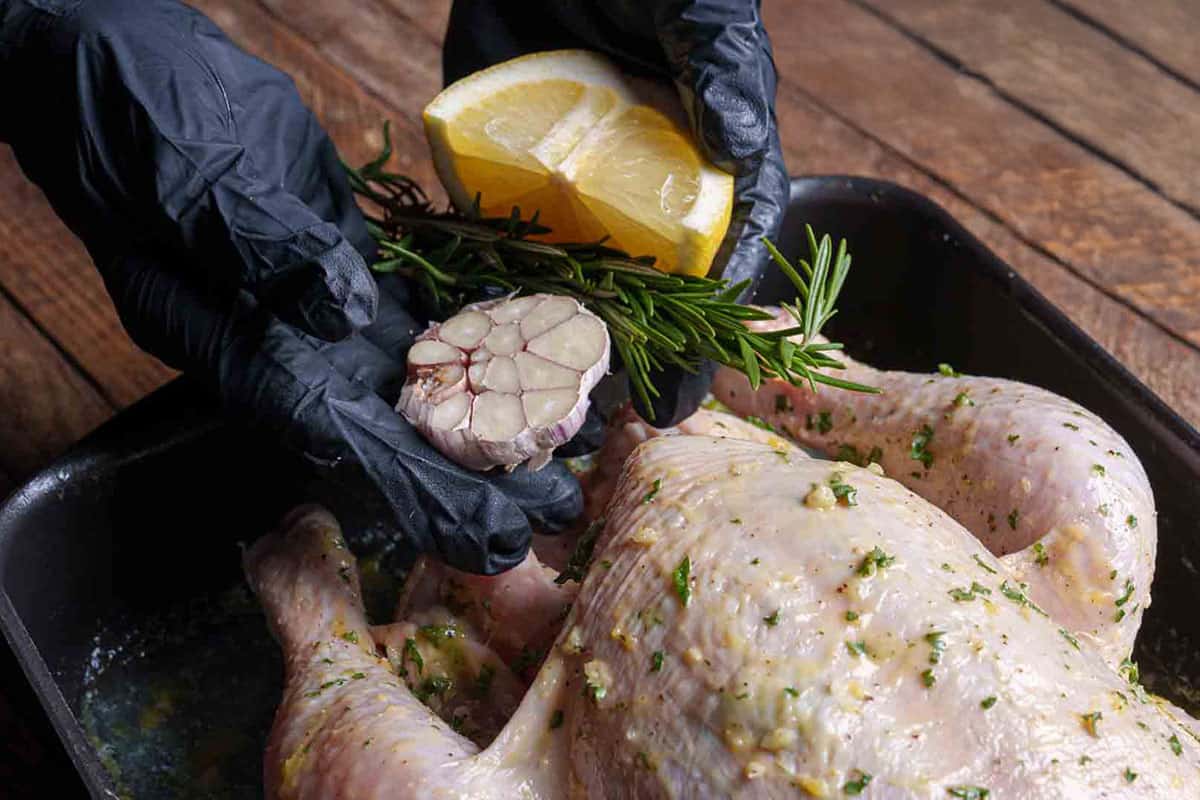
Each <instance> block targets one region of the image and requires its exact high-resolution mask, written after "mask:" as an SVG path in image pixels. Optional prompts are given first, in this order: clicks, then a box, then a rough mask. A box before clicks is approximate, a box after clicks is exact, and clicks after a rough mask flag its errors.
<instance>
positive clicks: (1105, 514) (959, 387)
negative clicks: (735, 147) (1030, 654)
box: [713, 359, 1158, 665]
mask: <svg viewBox="0 0 1200 800" xmlns="http://www.w3.org/2000/svg"><path fill="white" fill-rule="evenodd" d="M845 360H846V362H847V369H846V371H845V373H844V374H843V373H839V376H840V377H845V378H847V379H849V380H852V381H857V382H860V383H865V384H867V385H870V386H874V387H877V388H879V389H881V390H882V394H878V395H868V394H857V393H852V392H841V391H831V390H822V391H818V392H813V391H811V390H809V389H808V388H807V387H805V386H800V387H797V386H791V385H790V384H787V383H785V382H783V381H778V380H771V381H766V382H764V384H763V385H762V386H761V387H760V388H759V389H758V390H757V391H752V390H751V389H750V386H749V383H748V381H747V380H746V378H745V376H744V375H742V374H741V373H738V372H736V371H734V370H730V369H721V370H720V371H719V372H718V374H717V376H716V380H715V382H714V384H713V393H714V395H715V396H716V397H717V399H718V400H720V401H721V402H722V403H724V404H725V405H727V406H729V407H730V408H731V409H732V410H733V411H734V412H735V413H737V414H739V415H742V416H750V415H753V416H756V417H760V418H761V419H763V420H766V421H767V422H768V423H770V424H771V425H772V426H773V427H774V428H776V429H777V430H779V431H780V432H781V433H785V434H786V435H787V436H789V437H791V438H792V439H794V440H795V441H797V442H799V443H800V444H802V445H804V446H806V447H811V448H815V449H818V450H821V451H824V452H825V453H826V454H828V455H829V456H830V457H832V458H836V459H842V460H846V461H852V462H856V463H859V464H864V465H865V464H866V463H868V462H871V461H876V462H878V463H880V464H881V465H882V466H883V467H884V468H885V470H886V471H887V474H888V475H890V476H892V477H894V478H896V479H897V480H899V481H900V482H902V483H903V484H905V485H906V486H908V487H909V488H910V489H912V490H913V491H914V492H917V493H918V494H920V495H921V496H922V497H924V498H925V499H927V500H929V501H930V502H932V503H933V504H934V505H936V506H938V507H939V508H941V509H942V510H944V511H945V512H946V513H948V514H949V515H950V516H952V517H953V518H954V519H956V520H957V521H958V522H960V523H961V524H962V525H963V526H965V527H966V528H967V529H968V530H970V531H971V532H972V533H974V534H975V535H976V536H977V537H978V538H979V541H980V542H982V543H983V544H984V546H986V547H987V548H988V550H989V551H991V552H992V553H993V554H994V555H997V556H1000V557H1001V558H1002V559H1003V561H1004V563H1005V565H1006V566H1007V567H1008V568H1009V569H1010V570H1011V571H1012V573H1013V574H1014V575H1015V576H1016V577H1017V578H1018V580H1020V581H1023V582H1025V583H1028V584H1029V592H1030V596H1031V597H1032V599H1033V600H1034V601H1035V602H1037V603H1038V605H1039V606H1041V607H1042V608H1044V609H1045V610H1046V611H1047V613H1049V614H1050V616H1051V617H1052V618H1054V619H1055V620H1058V621H1059V622H1060V623H1061V624H1062V625H1064V626H1065V627H1066V628H1067V629H1068V630H1070V631H1071V632H1072V633H1073V634H1074V635H1076V636H1079V637H1081V638H1087V639H1089V640H1091V641H1093V642H1094V643H1095V644H1096V646H1097V647H1099V648H1100V650H1101V651H1102V652H1103V653H1104V654H1105V655H1106V657H1107V658H1108V660H1109V662H1110V663H1111V664H1113V665H1117V664H1119V663H1120V662H1121V661H1122V660H1123V659H1125V658H1126V657H1128V655H1129V653H1130V651H1131V650H1132V649H1133V642H1134V638H1135V637H1136V635H1137V631H1138V628H1139V626H1140V625H1141V619H1142V612H1143V611H1144V610H1145V609H1146V607H1147V606H1149V604H1150V584H1151V581H1152V580H1153V577H1154V559H1155V553H1156V549H1157V541H1158V540H1157V520H1156V514H1155V509H1154V495H1153V492H1152V491H1151V488H1150V481H1149V479H1148V478H1147V477H1146V473H1145V470H1143V469H1142V465H1141V463H1140V462H1139V461H1138V459H1137V456H1136V455H1135V454H1134V452H1133V450H1132V449H1131V448H1130V446H1129V444H1128V443H1127V442H1126V441H1125V440H1124V439H1122V438H1121V436H1120V435H1119V434H1118V433H1117V432H1116V431H1114V430H1113V429H1112V428H1110V427H1109V426H1108V425H1107V424H1106V423H1105V422H1104V421H1103V420H1102V419H1100V418H1099V417H1097V416H1096V415H1095V414H1093V413H1091V412H1089V411H1087V410H1086V409H1084V408H1082V407H1081V406H1079V405H1078V404H1076V403H1073V402H1071V401H1070V400H1067V399H1065V398H1063V397H1059V396H1058V395H1055V394H1053V393H1051V392H1048V391H1046V390H1044V389H1039V388H1037V387H1034V386H1029V385H1027V384H1023V383H1018V382H1016V381H1010V380H1002V379H997V378H980V377H972V376H965V375H958V374H956V373H954V372H953V371H952V370H950V369H946V372H947V373H949V374H933V375H927V374H917V373H908V372H887V371H882V370H875V369H872V368H871V367H869V366H866V365H864V364H860V363H857V362H854V361H853V360H850V359H845Z"/></svg>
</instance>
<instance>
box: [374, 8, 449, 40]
mask: <svg viewBox="0 0 1200 800" xmlns="http://www.w3.org/2000/svg"><path fill="white" fill-rule="evenodd" d="M383 2H384V3H385V4H386V5H387V7H388V8H390V9H391V10H392V11H394V12H395V13H397V14H399V15H400V16H401V17H403V18H404V19H405V20H406V21H407V22H408V24H409V25H411V26H412V27H413V28H414V29H415V30H419V31H421V32H422V33H424V34H425V35H426V36H428V37H429V39H430V41H432V42H433V43H434V44H436V45H437V46H438V50H439V53H440V51H441V46H442V41H443V40H444V39H445V38H446V28H447V26H448V25H449V24H450V6H451V2H450V0H383Z"/></svg>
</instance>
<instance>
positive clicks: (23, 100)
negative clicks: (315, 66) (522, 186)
mask: <svg viewBox="0 0 1200 800" xmlns="http://www.w3.org/2000/svg"><path fill="white" fill-rule="evenodd" d="M0 103H2V104H3V105H0V107H2V108H4V109H6V111H5V112H4V113H3V114H0V139H3V140H4V141H7V142H9V143H10V144H11V145H12V147H13V150H14V152H15V153H16V156H17V160H18V161H19V163H20V164H21V168H22V169H23V170H24V171H25V173H26V175H28V176H29V177H30V178H31V179H32V180H33V181H34V182H36V183H37V184H38V185H39V186H41V188H42V189H43V190H44V191H45V193H46V195H47V197H48V198H49V199H50V202H51V203H52V204H53V206H54V208H55V210H56V211H57V212H58V213H59V215H60V216H61V217H62V218H63V220H64V221H65V222H66V223H67V224H68V225H69V226H70V227H71V229H72V230H73V231H74V232H75V233H76V234H77V235H78V236H79V237H80V238H81V239H82V240H83V241H84V243H85V244H86V245H87V247H88V250H89V252H90V253H91V256H92V259H93V260H94V261H95V262H96V264H97V266H98V267H99V269H100V271H101V273H102V274H103V276H104V280H105V284H106V286H107V287H108V290H109V293H110V294H111V295H112V297H113V300H114V302H115V303H116V306H117V309H118V311H119V313H120V315H121V319H122V321H123V322H124V324H125V326H126V328H127V329H128V330H129V332H130V334H131V335H132V336H133V338H134V340H135V341H137V342H138V343H139V344H140V345H141V346H142V347H144V348H145V349H147V350H148V351H150V352H151V353H154V354H155V355H157V356H158V357H160V358H161V359H163V360H164V361H166V362H167V363H168V364H171V365H173V366H176V367H179V368H181V369H184V370H186V371H187V372H188V373H190V374H192V375H194V376H196V377H197V378H200V379H201V380H203V381H204V382H205V383H206V384H207V385H208V386H210V387H211V388H212V390H213V391H214V393H215V394H217V395H218V396H219V397H220V399H221V400H222V403H223V405H224V406H225V407H226V408H227V409H229V410H230V411H232V412H233V413H234V414H235V416H236V417H238V418H240V419H242V420H244V421H247V422H249V423H250V424H252V425H254V426H256V427H259V428H262V429H265V430H266V431H268V432H270V433H271V434H273V435H275V436H276V437H278V438H279V439H280V440H281V441H282V442H283V443H284V444H286V445H287V446H289V447H291V448H292V449H294V450H297V451H299V452H300V453H302V454H303V455H304V456H306V457H307V458H308V459H309V460H310V461H312V462H313V463H315V464H317V465H320V466H322V467H323V468H325V469H327V470H328V471H329V472H330V473H331V474H334V475H338V476H342V477H347V478H353V479H357V481H358V482H359V483H360V484H362V483H365V484H366V485H367V486H369V487H372V488H373V489H375V490H377V491H378V492H379V493H380V494H381V495H382V497H383V499H384V500H385V501H386V502H387V504H388V505H389V507H390V508H391V509H392V510H393V512H394V514H395V518H396V522H397V524H398V525H399V527H400V528H401V530H402V531H403V532H404V534H405V535H406V536H407V537H408V539H409V540H410V543H411V544H412V545H414V546H416V547H418V548H420V549H421V550H423V551H426V552H433V553H437V554H440V555H441V556H442V557H443V558H444V559H445V560H446V561H448V562H449V563H450V564H452V565H454V566H456V567H458V568H460V569H464V570H469V571H472V572H481V573H488V574H490V573H495V572H499V571H502V570H504V569H506V568H508V567H511V566H513V565H515V564H516V563H518V562H519V561H520V560H521V558H523V557H524V555H525V552H526V551H527V549H528V547H529V542H530V527H529V518H532V519H534V520H535V521H537V522H539V523H543V524H545V525H546V526H547V527H549V528H556V527H560V526H562V525H563V524H565V523H566V522H567V521H569V520H570V519H572V518H574V517H575V516H577V515H578V514H579V512H580V510H581V505H582V503H581V498H580V493H579V487H578V485H577V483H576V482H575V480H574V479H573V478H572V477H571V476H570V475H569V474H568V473H567V472H566V470H565V469H563V468H562V467H561V466H560V465H550V466H547V467H546V468H545V469H543V470H541V471H539V472H537V473H530V472H528V470H525V469H519V470H517V471H515V472H513V473H511V474H500V475H482V474H479V473H473V472H468V471H466V470H463V469H461V468H459V467H457V466H456V465H454V464H451V463H450V462H449V461H447V460H446V459H445V458H443V457H442V456H441V455H440V454H439V453H437V452H436V451H435V450H434V449H433V448H432V447H430V446H429V445H428V444H426V443H425V441H424V440H423V439H422V438H421V436H420V435H419V434H417V433H416V431H414V430H413V429H412V428H411V427H410V426H409V425H408V424H407V423H406V422H405V421H404V420H403V419H402V418H401V417H400V416H399V415H398V414H396V413H395V412H394V411H393V410H392V404H393V403H394V402H395V399H396V397H397V395H398V394H399V390H400V386H401V385H402V383H403V380H404V360H405V355H406V353H407V349H408V346H409V345H410V344H411V342H412V338H413V336H414V334H415V333H416V332H417V331H418V330H419V329H420V328H421V327H422V326H421V325H419V324H418V322H417V321H416V320H414V318H413V316H412V315H411V314H410V313H409V311H408V308H409V302H408V301H409V298H408V291H407V287H406V286H405V285H404V284H403V283H402V282H401V281H400V280H399V279H398V278H389V280H387V281H385V282H384V283H382V284H381V285H380V286H378V287H377V285H376V282H375V280H374V279H373V278H372V276H371V274H370V272H369V270H368V269H367V265H366V261H365V259H371V258H373V252H374V247H373V246H372V243H371V240H370V237H369V236H368V235H367V231H366V226H365V224H364V221H363V218H362V216H361V214H360V212H359V210H358V208H357V206H356V205H355V203H354V198H353V195H352V193H351V191H350V189H349V186H348V184H347V181H346V178H345V175H344V173H343V171H342V169H341V165H340V163H339V160H338V157H337V153H336V152H335V150H334V148H333V144H332V142H330V140H329V138H328V136H327V135H326V134H325V132H324V131H323V130H322V129H321V127H320V125H318V123H317V121H316V119H315V118H314V116H313V115H312V113H311V112H310V111H309V110H308V109H307V108H306V107H305V106H304V104H303V103H302V102H301V100H300V97H299V95H298V94H297V92H296V90H295V87H294V85H293V84H292V82H291V81H290V80H289V79H288V78H287V77H286V76H284V75H283V74H282V73H280V72H279V71H277V70H275V69H274V68H272V67H270V66H268V65H266V64H264V63H263V62H261V61H259V60H257V59H255V58H252V57H251V56H249V55H247V54H246V53H244V52H243V51H241V50H240V49H238V48H237V47H236V46H234V45H233V44H232V43H231V42H230V41H229V40H228V39H227V38H226V37H225V36H224V35H223V34H222V33H221V31H220V30H218V29H217V28H216V26H215V25H213V24H212V22H210V21H209V20H208V19H207V18H206V17H204V16H203V15H201V14H199V13H198V12H196V11H194V10H192V9H190V8H188V7H186V6H184V5H182V4H181V3H178V2H174V0H0ZM264 480H270V476H264ZM527 515H528V518H527Z"/></svg>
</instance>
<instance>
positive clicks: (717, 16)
mask: <svg viewBox="0 0 1200 800" xmlns="http://www.w3.org/2000/svg"><path fill="white" fill-rule="evenodd" d="M571 47H582V48H587V49H592V50H599V51H601V52H603V53H605V54H607V55H609V56H610V57H612V58H615V59H616V60H617V61H618V62H619V63H620V64H621V65H622V66H623V67H624V68H626V69H627V70H630V71H631V72H635V73H640V74H643V75H651V76H657V77H661V78H665V79H667V80H671V81H673V82H674V83H675V86H676V88H677V89H678V90H679V96H680V99H681V100H682V101H683V106H684V108H685V109H686V110H687V113H688V117H689V118H690V120H691V122H692V128H693V130H694V131H695V134H696V138H697V140H698V141H699V142H700V144H701V147H702V149H703V150H704V153H705V155H706V156H707V157H708V158H709V159H710V160H711V161H712V162H713V163H714V164H716V165H717V166H719V167H721V168H722V169H724V170H727V171H728V172H731V173H733V174H734V175H735V176H736V181H735V183H734V207H733V218H732V220H731V222H730V225H729V232H728V233H727V234H726V236H725V240H724V242H723V243H722V245H721V248H720V250H719V251H718V252H717V256H716V259H715V260H714V267H713V271H714V273H716V272H720V273H721V274H722V275H723V276H724V277H726V278H729V279H730V280H732V281H733V282H734V283H736V282H738V281H741V280H744V279H746V278H749V279H751V280H752V281H753V285H752V286H751V288H750V290H749V291H747V292H746V294H745V295H744V296H743V297H742V298H741V301H742V302H749V301H750V300H751V299H752V298H753V295H754V288H755V287H756V286H757V283H758V279H759V277H760V276H761V275H762V272H763V270H764V269H765V268H766V266H767V264H768V259H769V256H768V254H767V252H766V248H764V247H763V245H762V243H761V237H763V236H764V235H765V236H768V237H771V238H774V237H775V236H776V234H777V233H778V232H779V225H780V222H781V221H782V218H783V212H784V210H785V209H786V208H787V202H788V175H787V170H786V168H785V167H784V164H783V153H782V150H781V149H780V145H779V134H778V132H777V130H776V127H775V63H774V60H773V58H772V55H771V43H770V41H769V40H768V39H767V33H766V31H765V30H764V29H763V24H762V17H761V15H760V13H759V2H758V0H524V2H520V3H513V2H505V0H455V2H454V7H453V9H452V11H451V14H450V26H449V30H448V31H447V33H446V43H445V49H444V51H443V54H444V60H443V68H444V73H445V79H446V82H447V83H450V82H452V81H455V80H458V79H459V78H461V77H463V76H465V75H468V74H470V73H472V72H475V71H477V70H479V69H482V68H484V67H487V66H490V65H491V64H494V63H497V62H499V61H504V60H506V59H509V58H513V57H515V56H517V55H520V54H522V53H529V52H535V51H538V50H554V49H560V48H571ZM635 255H636V254H635ZM714 371H715V366H714V365H713V364H711V363H705V364H703V365H701V369H700V371H699V372H698V373H697V374H691V373H688V372H684V371H682V370H679V369H675V368H670V369H668V370H666V371H664V372H661V373H656V374H652V375H651V380H652V381H653V382H654V385H655V386H657V387H658V389H659V391H660V392H661V396H660V397H659V398H657V399H656V400H655V401H654V414H653V416H654V419H653V420H650V421H652V422H653V424H654V425H657V426H660V427H667V426H669V425H674V424H676V423H677V422H679V421H680V420H682V419H684V418H685V417H687V416H689V415H691V414H692V412H694V411H695V410H696V408H697V407H698V406H699V404H700V401H701V400H703V399H704V396H705V395H706V394H707V393H708V388H709V385H710V384H711V382H712V376H713V372H714ZM638 412H639V413H640V414H641V415H642V416H643V417H647V416H648V414H647V409H644V408H641V407H639V408H638Z"/></svg>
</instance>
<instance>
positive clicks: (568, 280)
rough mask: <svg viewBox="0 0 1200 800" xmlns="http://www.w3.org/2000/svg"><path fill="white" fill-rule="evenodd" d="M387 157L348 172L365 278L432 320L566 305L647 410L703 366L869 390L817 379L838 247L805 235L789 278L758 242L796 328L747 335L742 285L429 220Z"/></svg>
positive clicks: (475, 212)
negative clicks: (504, 307)
mask: <svg viewBox="0 0 1200 800" xmlns="http://www.w3.org/2000/svg"><path fill="white" fill-rule="evenodd" d="M391 154H392V147H391V139H390V136H389V132H388V128H387V126H386V125H385V126H384V147H383V151H382V152H381V153H380V154H379V156H378V157H377V158H375V159H374V160H373V161H370V162H368V163H367V164H365V165H363V166H362V167H360V168H358V169H353V168H351V167H348V166H347V167H346V172H347V175H348V177H349V180H350V185H351V187H352V188H353V189H354V191H355V192H356V193H357V194H359V195H360V196H362V197H363V198H365V199H366V200H368V201H370V203H371V205H373V206H374V207H375V208H374V209H372V210H371V213H368V214H367V224H368V228H369V229H370V232H371V235H372V236H373V237H374V239H375V241H376V243H377V245H378V246H379V255H380V260H379V261H377V262H376V263H375V264H374V265H373V269H375V270H376V271H378V272H397V273H400V274H403V275H405V276H406V277H408V278H410V279H412V280H414V281H416V282H417V283H418V284H419V285H420V286H422V287H423V289H424V290H425V292H426V294H427V295H428V298H429V300H431V301H432V303H433V304H434V306H435V307H436V309H437V311H438V312H439V313H442V314H448V313H451V312H453V311H455V310H457V309H458V308H459V307H460V306H462V305H464V304H466V303H468V302H471V301H473V300H476V299H479V297H480V295H482V294H485V293H487V292H489V291H490V292H492V293H495V292H496V291H501V292H522V293H530V294H532V293H537V292H548V293H552V294H562V295H567V296H569V297H573V298H575V299H576V300H578V301H579V302H580V303H582V304H584V305H585V306H587V307H588V308H589V309H590V310H591V311H593V312H594V313H595V314H597V315H598V316H599V317H600V318H601V319H603V320H604V322H605V324H607V325H608V329H609V333H610V334H611V336H612V341H613V345H614V346H615V347H616V349H617V352H618V354H619V355H620V358H621V362H622V363H623V364H624V365H625V368H626V370H627V371H628V374H629V382H630V386H631V389H632V391H633V392H635V393H636V394H637V395H638V396H639V397H640V398H641V399H642V401H643V404H644V406H645V407H646V408H651V407H652V406H651V402H650V400H651V397H655V396H657V395H658V390H657V389H656V388H655V386H654V384H653V382H652V380H651V378H650V375H651V373H652V372H654V371H656V370H660V369H662V368H663V367H666V366H668V365H674V366H678V367H680V368H682V369H684V370H687V371H693V372H694V371H695V370H696V369H697V367H698V366H699V364H700V362H701V361H703V360H705V359H708V360H711V361H715V362H717V363H719V364H723V365H725V366H728V367H732V368H734V369H737V370H739V371H741V372H743V373H744V374H745V375H746V376H747V378H748V379H749V380H750V384H751V386H752V387H753V388H755V389H757V388H758V386H759V385H760V384H761V382H762V380H763V379H764V378H782V379H783V380H786V381H788V382H789V383H792V384H795V385H799V384H803V383H807V384H809V386H810V387H811V388H813V389H815V388H816V384H818V383H823V384H827V385H829V386H833V387H837V388H841V389H849V390H852V391H859V392H875V391H877V390H876V389H873V388H871V387H869V386H864V385H861V384H858V383H853V382H850V381H846V380H843V379H841V378H837V377H834V376H832V375H830V374H828V373H826V372H823V371H821V370H823V369H844V365H843V364H842V363H841V362H840V361H838V360H837V359H836V358H834V357H833V355H832V353H836V351H838V350H840V349H841V348H842V345H841V344H839V343H836V342H820V341H818V340H817V336H818V334H819V333H820V331H821V328H822V327H823V326H824V325H825V323H826V322H828V321H829V319H830V318H831V317H833V315H834V314H835V313H836V311H835V304H836V302H837V297H838V294H839V292H840V291H841V289H842V284H843V283H844V282H845V279H846V274H847V272H848V271H849V269H850V260H851V259H850V254H849V253H847V252H846V242H845V241H844V240H843V241H842V242H840V243H839V245H838V247H837V250H836V252H835V251H834V248H833V242H832V240H831V239H830V238H829V237H828V236H823V237H821V238H820V239H819V240H818V239H817V237H816V234H814V233H813V231H812V228H809V227H807V226H806V231H807V235H808V246H809V258H810V260H809V261H804V260H800V261H799V262H798V264H799V267H800V271H797V269H796V268H795V267H794V266H793V265H792V264H791V263H789V262H788V260H787V259H786V258H784V256H783V254H782V253H780V252H779V250H778V249H776V247H775V246H774V245H773V244H772V243H771V242H769V241H767V240H766V239H764V240H763V242H764V244H765V245H766V247H767V249H768V251H769V252H770V254H771V258H772V260H773V261H774V262H775V263H776V264H777V265H778V267H779V269H781V270H782V271H783V272H784V274H785V275H787V277H788V279H789V280H790V281H791V282H792V284H793V285H794V286H795V287H796V292H797V298H796V300H795V301H794V302H793V303H791V304H788V303H783V304H781V305H782V306H783V308H785V309H786V310H787V311H788V313H790V314H791V316H792V317H793V318H794V319H795V321H796V326H795V327H791V328H787V329H785V330H777V331H752V330H750V329H749V328H747V327H746V324H745V323H746V322H749V321H753V320H768V319H771V318H772V317H771V315H770V314H768V313H767V312H766V311H764V310H762V309H759V308H755V307H752V306H745V305H741V304H740V303H738V298H739V296H740V295H741V294H742V293H743V291H744V290H745V289H746V288H747V286H748V284H749V282H748V281H743V282H741V283H736V284H730V283H729V282H728V281H726V280H720V279H714V278H707V277H696V276H691V275H675V274H668V273H664V272H660V271H658V270H656V269H655V268H654V266H653V259H647V258H632V257H630V256H629V255H628V254H626V253H623V252H621V251H619V250H615V249H613V248H610V247H605V246H604V244H603V242H591V243H586V242H581V243H575V244H557V243H555V244H551V243H547V242H542V241H536V240H532V239H530V238H529V237H531V236H537V235H541V234H545V233H548V232H549V228H547V227H545V226H544V225H540V224H538V215H537V213H534V214H533V216H532V217H531V218H530V219H528V220H526V219H523V218H522V216H521V212H520V210H519V209H517V208H514V209H513V210H512V214H511V215H510V216H508V217H483V216H481V215H480V213H479V202H478V199H476V203H475V207H474V208H473V209H470V210H468V211H467V212H465V213H459V212H455V211H436V210H435V209H434V208H433V205H432V203H431V202H430V201H429V198H428V196H427V195H426V194H425V192H424V191H423V190H422V189H421V187H420V186H419V185H418V184H417V183H416V182H415V181H413V180H412V179H410V178H408V177H406V176H404V175H400V174H397V173H393V172H388V171H387V170H386V169H385V166H386V164H387V162H388V159H389V158H390V157H391ZM801 273H803V274H801ZM797 335H801V336H802V337H803V338H802V339H801V340H800V343H798V344H797V343H796V342H795V341H792V337H795V336H797Z"/></svg>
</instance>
